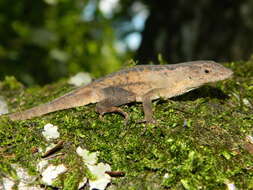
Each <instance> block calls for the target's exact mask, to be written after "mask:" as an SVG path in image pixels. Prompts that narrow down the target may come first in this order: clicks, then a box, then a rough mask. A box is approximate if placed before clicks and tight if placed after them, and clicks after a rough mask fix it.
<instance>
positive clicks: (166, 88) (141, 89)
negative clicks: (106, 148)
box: [9, 61, 233, 122]
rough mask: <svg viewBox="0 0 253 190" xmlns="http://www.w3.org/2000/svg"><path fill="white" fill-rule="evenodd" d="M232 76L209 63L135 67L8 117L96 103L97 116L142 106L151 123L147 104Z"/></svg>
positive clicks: (31, 115)
mask: <svg viewBox="0 0 253 190" xmlns="http://www.w3.org/2000/svg"><path fill="white" fill-rule="evenodd" d="M232 74H233V72H232V71H231V70H230V69H228V68H225V67H224V66H222V65H220V64H218V63H215V62H213V61H193V62H186V63H179V64H174V65H138V66H135V67H131V68H127V69H123V70H120V71H118V72H115V73H112V74H109V75H107V76H105V77H103V78H100V79H97V80H95V81H93V82H92V83H90V84H88V85H86V86H82V87H80V88H78V89H76V90H74V91H72V92H70V93H68V94H66V95H63V96H61V97H59V98H57V99H55V100H53V101H51V102H49V103H46V104H42V105H39V106H37V107H34V108H31V109H28V110H25V111H22V112H16V113H12V114H9V117H10V119H12V120H23V119H30V118H33V117H36V116H41V115H44V114H47V113H50V112H54V111H58V110H63V109H68V108H73V107H78V106H84V105H87V104H90V103H97V105H96V110H97V112H99V113H100V114H101V115H103V114H104V113H107V112H120V113H121V114H123V115H124V116H125V117H126V118H127V117H128V115H127V114H126V113H125V112H124V111H123V110H121V109H120V108H118V106H120V105H123V104H127V103H130V102H142V103H143V110H144V114H145V121H148V122H150V121H152V107H151V101H152V100H154V99H157V98H160V97H164V98H171V97H174V96H178V95H181V94H184V93H186V92H188V91H190V90H193V89H195V88H198V87H200V86H202V85H203V84H206V83H209V82H216V81H219V80H224V79H226V78H229V77H230V76H231V75H232Z"/></svg>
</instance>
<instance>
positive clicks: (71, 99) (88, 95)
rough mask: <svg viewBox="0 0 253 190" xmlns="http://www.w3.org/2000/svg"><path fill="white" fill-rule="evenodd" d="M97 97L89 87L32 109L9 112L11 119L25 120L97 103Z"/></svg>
mask: <svg viewBox="0 0 253 190" xmlns="http://www.w3.org/2000/svg"><path fill="white" fill-rule="evenodd" d="M95 102H96V97H94V93H93V92H92V90H90V89H89V88H87V89H82V90H76V91H73V92H71V93H69V94H66V95H64V96H62V97H59V98H57V99H55V100H53V101H51V102H49V103H46V104H42V105H39V106H36V107H33V108H31V109H28V110H25V111H21V112H16V113H12V114H9V115H8V116H9V118H10V119H11V120H25V119H30V118H33V117H37V116H41V115H44V114H47V113H51V112H54V111H58V110H63V109H68V108H73V107H79V106H83V105H87V104H89V103H95Z"/></svg>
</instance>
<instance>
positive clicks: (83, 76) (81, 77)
mask: <svg viewBox="0 0 253 190" xmlns="http://www.w3.org/2000/svg"><path fill="white" fill-rule="evenodd" d="M90 82H91V76H90V74H89V73H85V72H80V73H77V74H76V75H74V76H73V77H71V78H70V79H69V81H68V83H69V84H72V85H74V86H77V87H78V86H82V85H87V84H89V83H90Z"/></svg>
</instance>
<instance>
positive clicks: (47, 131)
mask: <svg viewBox="0 0 253 190" xmlns="http://www.w3.org/2000/svg"><path fill="white" fill-rule="evenodd" d="M42 134H43V136H44V137H45V138H46V139H47V140H48V141H49V140H51V139H56V138H58V137H59V136H60V134H59V132H58V127H57V126H54V125H52V124H50V123H48V124H46V125H45V126H44V131H43V132H42Z"/></svg>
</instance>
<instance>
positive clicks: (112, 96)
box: [96, 87, 136, 124]
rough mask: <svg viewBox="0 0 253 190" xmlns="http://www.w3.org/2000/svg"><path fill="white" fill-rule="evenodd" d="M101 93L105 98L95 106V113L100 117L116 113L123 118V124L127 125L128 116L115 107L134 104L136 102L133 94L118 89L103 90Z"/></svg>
mask: <svg viewBox="0 0 253 190" xmlns="http://www.w3.org/2000/svg"><path fill="white" fill-rule="evenodd" d="M102 93H103V95H104V97H105V98H104V100H102V101H100V102H98V103H97V105H96V111H97V112H98V113H99V114H100V117H101V116H103V115H104V114H105V113H111V112H118V113H120V114H122V115H123V116H124V117H125V124H127V122H128V121H129V116H128V114H127V113H126V112H124V111H123V110H122V109H121V108H119V107H117V106H120V105H123V104H127V103H130V102H134V101H135V100H136V96H135V94H134V93H132V92H130V91H127V90H125V89H123V88H120V87H108V88H104V89H102Z"/></svg>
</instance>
